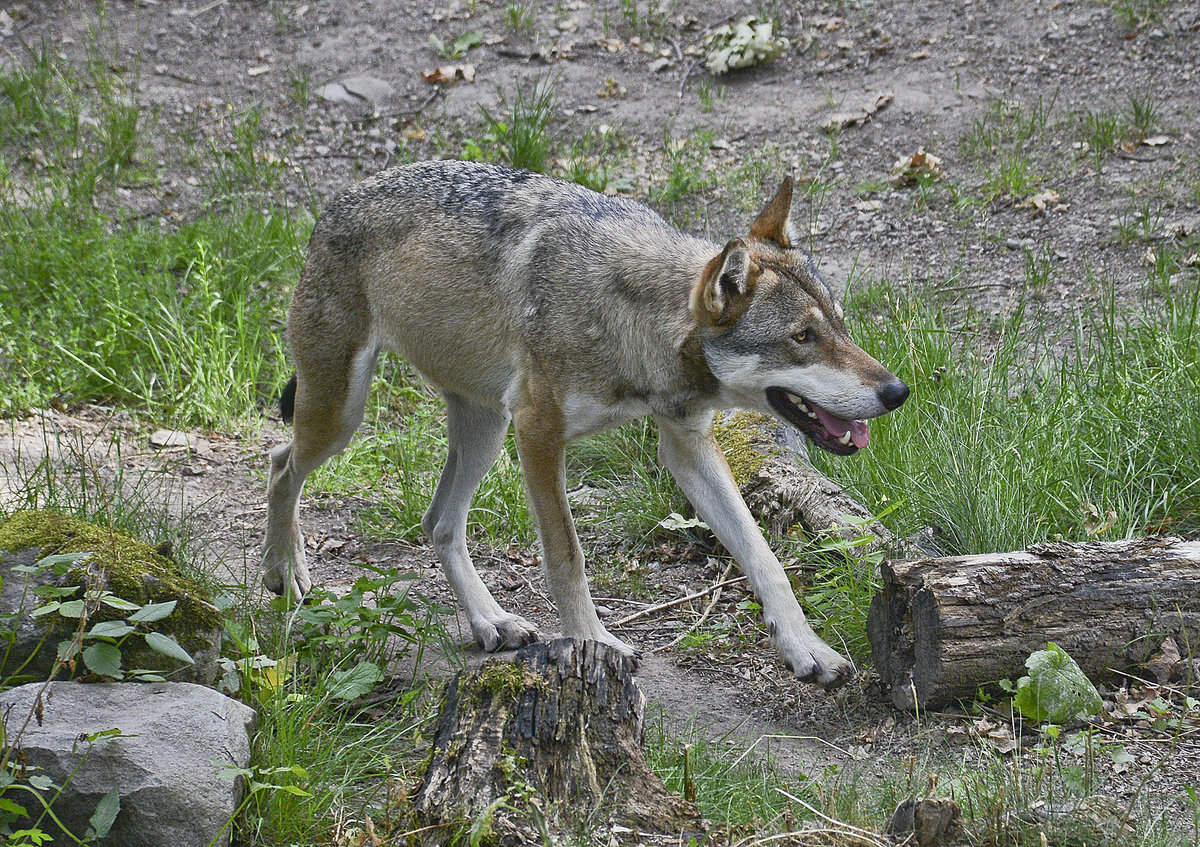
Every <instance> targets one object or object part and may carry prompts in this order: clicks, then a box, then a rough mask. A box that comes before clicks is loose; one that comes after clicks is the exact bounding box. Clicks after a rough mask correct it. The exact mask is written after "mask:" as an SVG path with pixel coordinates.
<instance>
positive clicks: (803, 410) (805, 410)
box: [796, 400, 812, 415]
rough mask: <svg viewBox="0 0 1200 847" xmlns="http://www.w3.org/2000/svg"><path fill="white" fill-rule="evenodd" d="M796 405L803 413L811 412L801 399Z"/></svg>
mask: <svg viewBox="0 0 1200 847" xmlns="http://www.w3.org/2000/svg"><path fill="white" fill-rule="evenodd" d="M796 406H797V407H798V408H799V409H800V411H802V412H804V413H805V414H809V415H811V414H812V410H811V409H809V408H808V404H806V403H805V402H804V401H803V400H802V401H800V402H799V403H797V404H796Z"/></svg>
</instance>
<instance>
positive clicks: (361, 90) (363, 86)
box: [342, 76, 396, 103]
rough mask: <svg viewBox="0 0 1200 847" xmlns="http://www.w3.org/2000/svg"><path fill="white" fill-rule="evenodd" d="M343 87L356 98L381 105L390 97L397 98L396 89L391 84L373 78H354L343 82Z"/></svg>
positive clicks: (348, 78)
mask: <svg viewBox="0 0 1200 847" xmlns="http://www.w3.org/2000/svg"><path fill="white" fill-rule="evenodd" d="M342 87H343V88H345V89H346V90H347V91H348V92H350V93H351V94H353V95H354V96H355V97H361V98H362V99H364V100H370V101H371V102H372V103H381V102H383V101H384V100H387V99H388V98H389V97H395V96H396V89H395V88H393V87H392V86H391V83H389V82H387V81H385V80H382V79H378V78H376V77H373V76H352V77H347V78H346V79H343V80H342Z"/></svg>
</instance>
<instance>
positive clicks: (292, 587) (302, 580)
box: [263, 552, 312, 603]
mask: <svg viewBox="0 0 1200 847" xmlns="http://www.w3.org/2000/svg"><path fill="white" fill-rule="evenodd" d="M303 556H304V554H303V552H301V553H300V554H299V557H298V558H293V560H292V562H275V563H268V564H267V565H266V566H265V569H264V570H263V585H265V586H266V587H267V590H268V591H270V592H271V593H273V594H280V595H283V594H287V596H288V597H290V598H291V599H292V600H293V601H295V602H297V603H299V602H300V601H301V600H303V599H304V595H305V594H307V593H308V592H309V589H311V588H312V578H311V577H309V575H308V565H306V564H305V563H304V558H303Z"/></svg>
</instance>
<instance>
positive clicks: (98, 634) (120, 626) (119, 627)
mask: <svg viewBox="0 0 1200 847" xmlns="http://www.w3.org/2000/svg"><path fill="white" fill-rule="evenodd" d="M133 629H134V628H133V627H131V626H130V625H129V624H127V623H125V621H100V623H98V624H96V625H95V626H94V627H92V628H91V629H90V630H88V631H87V633H86V636H85V637H87V638H120V637H121V636H122V635H127V634H129V633H131V632H133Z"/></svg>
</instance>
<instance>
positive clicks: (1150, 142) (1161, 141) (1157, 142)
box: [1142, 135, 1171, 147]
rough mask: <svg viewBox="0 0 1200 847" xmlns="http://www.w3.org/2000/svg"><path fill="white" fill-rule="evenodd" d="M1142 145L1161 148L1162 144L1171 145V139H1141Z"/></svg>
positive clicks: (1165, 137) (1162, 137) (1157, 137)
mask: <svg viewBox="0 0 1200 847" xmlns="http://www.w3.org/2000/svg"><path fill="white" fill-rule="evenodd" d="M1142 143H1143V144H1145V145H1146V146H1147V147H1161V146H1163V145H1164V144H1170V143H1171V137H1170V136H1168V135H1152V136H1150V137H1149V138H1143V139H1142Z"/></svg>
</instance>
